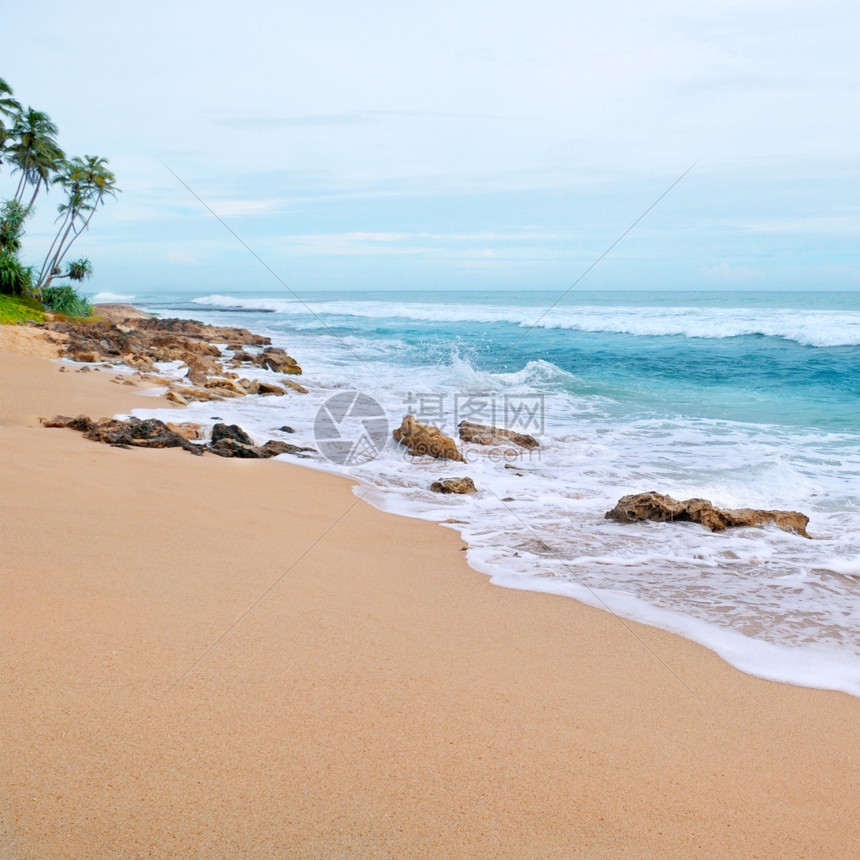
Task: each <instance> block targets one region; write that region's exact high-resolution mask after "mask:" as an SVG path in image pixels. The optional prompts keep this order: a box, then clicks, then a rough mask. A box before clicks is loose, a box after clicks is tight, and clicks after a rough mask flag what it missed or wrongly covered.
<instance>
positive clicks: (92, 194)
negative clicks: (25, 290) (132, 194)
mask: <svg viewBox="0 0 860 860" xmlns="http://www.w3.org/2000/svg"><path fill="white" fill-rule="evenodd" d="M107 163H108V162H107V159H105V158H99V157H97V156H95V155H85V156H84V157H83V158H77V157H76V158H73V159H72V160H71V161H69V162H67V163H66V165H65V170H64V171H63V173H61V174H60V175H59V176H57V177H56V179H55V180H54V182H55V183H59V184H61V185H62V186H63V188H64V189H65V191H66V194H67V195H68V197H67V200H66V202H65V203H62V204H60V206H59V207H58V211H59V213H60V214H59V217H58V218H57V220H58V221H61V223H60V227H59V229H58V231H57V235H56V236H55V237H54V241H53V242H52V243H51V247H50V248H49V249H48V253H47V255H46V256H45V261H44V262H43V263H42V270H41V274H40V275H39V280H38V283H37V284H36V287H37V289H40V290H41V289H44V288H45V287H47V286H49V285H50V283H51V281H52V280H53V279H54V278H55V277H58V276H60V263H62V261H63V258H64V257H65V256H66V254H67V253H68V252H69V249H70V248H71V247H72V245H73V244H74V241H75V239H77V238H78V236H80V235H81V233H83V232H84V231H85V230H86V229H87V228H88V227H89V226H90V221H92V219H93V215H95V212H96V209H97V208H98V206H99V204H102V205H104V199H105V197H106V196H108V195H110V196H111V197H115V196H116V194H117V192H118V191H119V188H117V187H116V176H114V174H113V173H112V172H111V171H110V170H108V168H107Z"/></svg>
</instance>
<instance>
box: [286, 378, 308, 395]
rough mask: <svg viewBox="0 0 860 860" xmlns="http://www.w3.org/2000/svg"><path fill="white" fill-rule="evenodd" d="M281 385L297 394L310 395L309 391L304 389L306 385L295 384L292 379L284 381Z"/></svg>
mask: <svg viewBox="0 0 860 860" xmlns="http://www.w3.org/2000/svg"><path fill="white" fill-rule="evenodd" d="M281 384H282V385H286V386H287V388H289V389H291V390H292V391H295V392H296V393H297V394H307V393H308V390H307V388H305V387H304V385H301V384H300V383H298V382H295V381H294V380H292V379H282V380H281Z"/></svg>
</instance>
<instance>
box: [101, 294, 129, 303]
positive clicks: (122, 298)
mask: <svg viewBox="0 0 860 860" xmlns="http://www.w3.org/2000/svg"><path fill="white" fill-rule="evenodd" d="M133 298H134V294H133V293H129V294H122V293H111V292H103V293H96V294H95V295H94V296H93V301H94V302H130V301H131V300H132V299H133Z"/></svg>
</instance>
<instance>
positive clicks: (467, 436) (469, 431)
mask: <svg viewBox="0 0 860 860" xmlns="http://www.w3.org/2000/svg"><path fill="white" fill-rule="evenodd" d="M458 429H459V432H460V438H461V439H462V440H463V441H464V442H473V443H474V444H476V445H506V444H509V443H513V444H514V445H519V446H520V447H521V448H537V447H538V441H537V439H535V437H534V436H529V434H528V433H516V432H515V431H513V430H504V429H502V428H501V427H490V426H489V425H488V424H473V423H472V422H471V421H461V422H460V426H459V428H458Z"/></svg>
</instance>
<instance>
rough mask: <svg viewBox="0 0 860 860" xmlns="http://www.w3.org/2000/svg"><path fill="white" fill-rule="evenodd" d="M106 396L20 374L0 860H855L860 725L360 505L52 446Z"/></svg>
mask: <svg viewBox="0 0 860 860" xmlns="http://www.w3.org/2000/svg"><path fill="white" fill-rule="evenodd" d="M9 341H10V338H7V340H6V341H5V343H6V345H7V347H9V346H10V343H9ZM31 351H32V350H31ZM109 379H110V375H109V374H107V373H103V374H98V373H89V374H78V373H74V372H72V373H59V372H58V368H57V365H56V364H54V363H52V362H49V361H47V360H45V359H44V358H36V357H33V356H26V355H20V354H14V353H11V352H9V351H4V352H0V514H2V519H0V529H2V535H0V552H2V561H0V574H1V575H2V595H3V598H2V627H0V643H2V646H0V655H2V677H0V684H2V686H0V696H2V699H0V749H2V760H0V858H4V860H5V858H10V860H11V858H21V860H24V858H67V857H68V858H137V857H148V858H175V857H182V858H186V857H195V858H292V857H301V858H335V857H338V858H340V857H343V858H352V857H391V858H407V857H422V858H471V857H476V858H503V857H510V858H545V857H547V858H548V857H558V858H572V857H589V858H592V857H593V858H598V857H600V858H604V857H605V858H628V857H629V858H634V857H635V858H639V857H642V858H673V857H677V858H690V857H708V858H710V857H720V858H722V857H743V858H752V857H768V858H771V857H772V858H789V857H808V858H856V857H860V829H858V822H857V808H858V801H860V775H858V774H860V769H858V761H857V757H858V749H860V699H856V698H852V697H850V696H847V695H842V694H838V693H829V692H821V691H815V690H807V689H802V688H797V687H790V686H785V685H780V684H774V683H769V682H765V681H761V680H757V679H754V678H751V677H748V676H746V675H743V674H741V673H740V672H738V671H736V670H734V669H732V668H731V667H729V666H728V665H727V664H725V663H723V662H722V661H721V660H720V659H719V658H718V657H716V656H715V655H713V654H712V653H710V652H708V651H706V650H704V649H702V648H700V647H698V646H697V645H694V644H692V643H690V642H687V641H685V640H683V639H680V638H678V637H676V636H673V635H671V634H668V633H664V632H662V631H659V630H656V629H652V628H648V627H644V626H642V625H638V624H634V623H630V622H624V623H622V622H620V621H619V620H618V619H616V618H615V617H613V616H612V615H609V614H607V613H603V612H600V611H597V610H593V609H590V608H588V607H586V606H582V605H580V604H578V603H576V602H574V601H572V600H569V599H564V598H559V597H553V596H549V595H541V594H533V593H526V592H515V591H507V590H504V589H500V588H495V587H493V586H491V585H490V584H489V583H488V581H487V579H486V577H484V576H483V575H481V574H479V573H476V572H475V571H473V570H471V569H470V568H469V567H468V566H467V565H466V564H465V561H464V554H463V552H461V547H462V544H461V541H460V539H459V538H458V536H457V535H456V534H455V533H454V532H452V531H449V530H445V529H442V528H440V527H438V526H434V525H431V524H428V523H423V522H418V521H413V520H407V519H402V518H397V517H394V516H391V515H387V514H383V513H380V512H379V511H377V510H375V509H373V508H371V507H370V506H368V505H366V504H363V503H361V502H359V501H357V499H356V496H355V495H354V494H353V492H352V490H351V488H350V485H349V484H348V482H346V481H344V480H341V479H337V478H334V477H330V476H327V475H324V474H320V473H315V472H313V471H310V470H307V469H302V468H300V467H297V466H292V465H289V464H285V463H281V462H272V461H269V462H262V461H240V460H221V459H218V458H215V457H203V458H198V457H192V456H189V455H188V454H185V453H183V452H181V451H177V450H170V451H164V450H155V451H153V450H121V449H114V448H110V447H107V446H103V445H98V444H95V443H93V442H88V441H86V440H84V439H83V438H82V437H81V436H79V435H78V434H77V433H74V432H72V431H69V430H47V429H44V428H41V427H39V426H38V425H37V422H36V418H37V416H38V415H40V414H41V415H53V414H55V413H57V412H66V413H69V414H75V413H77V412H87V413H89V414H90V415H92V416H98V415H107V414H113V413H116V412H122V411H127V410H128V409H129V408H131V407H132V406H134V405H145V403H146V401H143V400H141V399H140V398H139V397H136V396H135V395H134V394H133V393H132V392H131V391H130V390H129V389H127V388H125V387H122V386H118V385H113V384H111V383H110V381H109Z"/></svg>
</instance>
